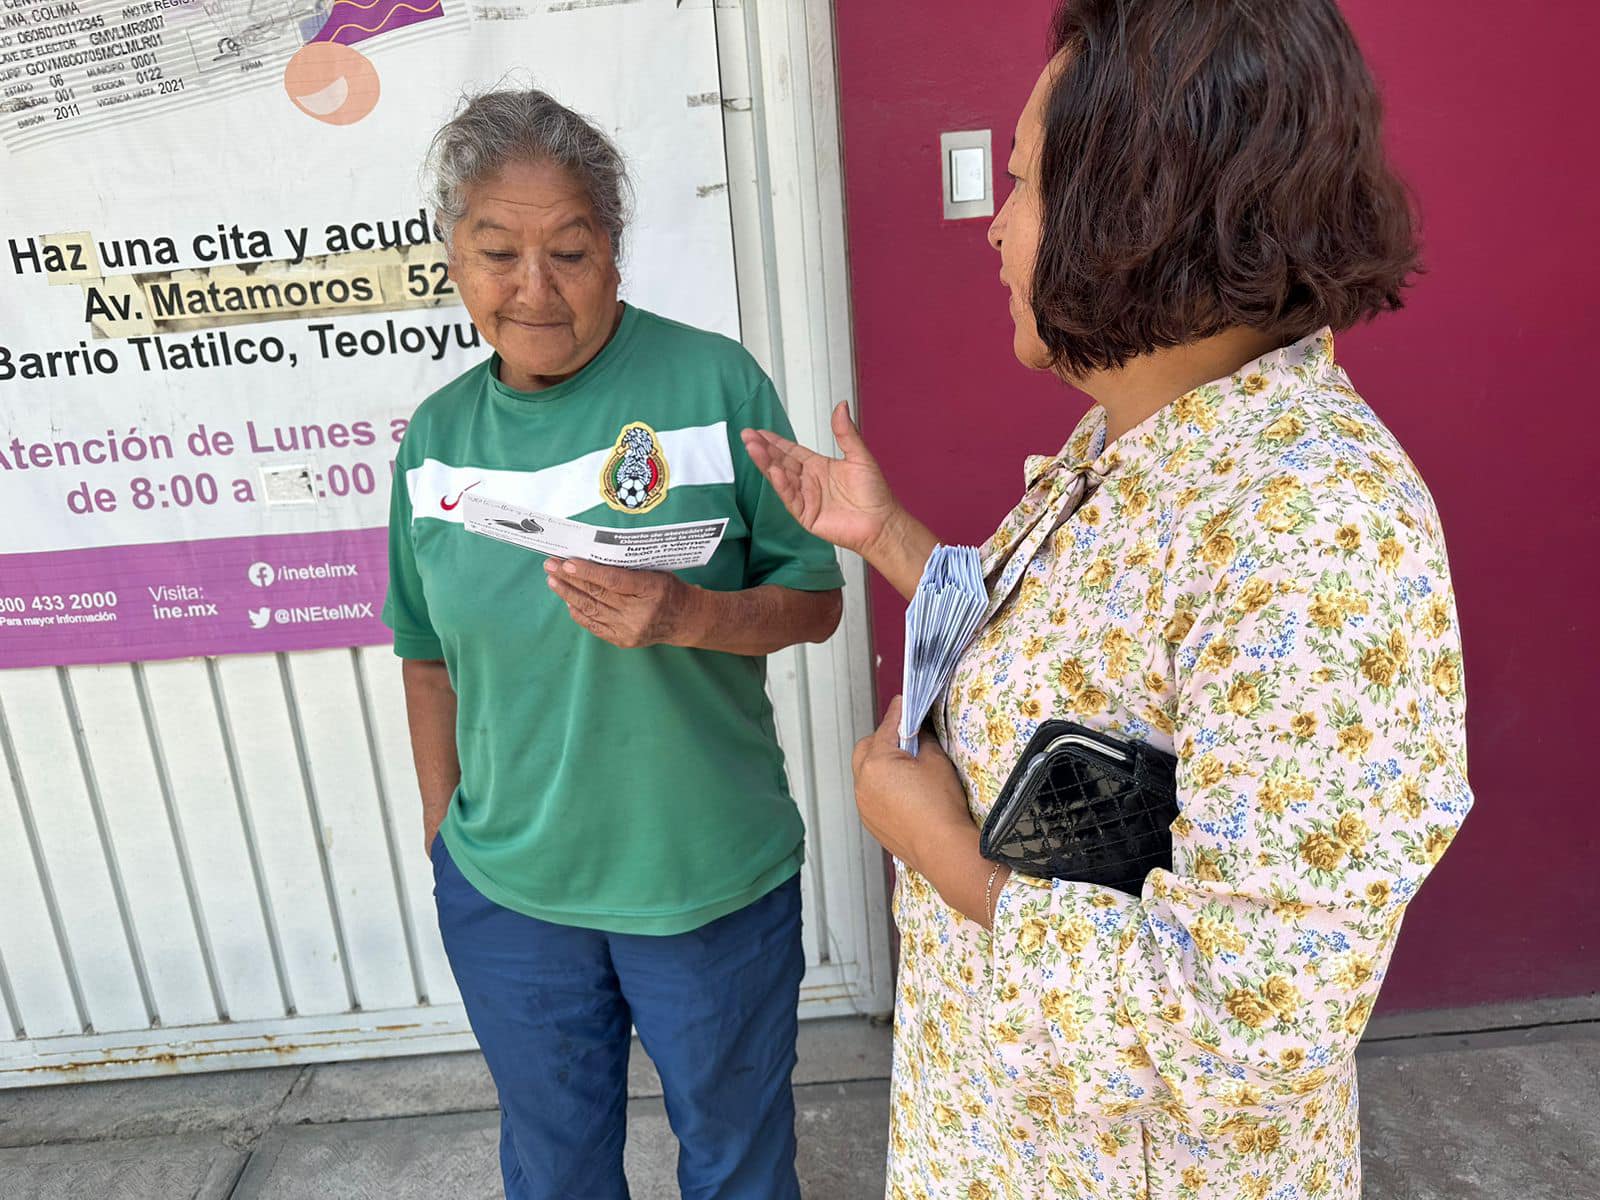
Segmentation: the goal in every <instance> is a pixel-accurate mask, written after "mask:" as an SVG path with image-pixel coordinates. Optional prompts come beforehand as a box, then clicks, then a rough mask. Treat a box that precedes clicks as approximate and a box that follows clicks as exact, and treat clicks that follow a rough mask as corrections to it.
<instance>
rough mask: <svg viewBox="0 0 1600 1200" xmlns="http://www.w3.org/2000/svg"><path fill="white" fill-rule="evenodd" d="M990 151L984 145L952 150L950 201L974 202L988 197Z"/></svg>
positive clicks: (958, 202)
mask: <svg viewBox="0 0 1600 1200" xmlns="http://www.w3.org/2000/svg"><path fill="white" fill-rule="evenodd" d="M988 159H989V153H988V151H986V150H985V149H984V148H983V147H982V146H967V147H964V148H962V149H960V150H952V151H950V201H951V203H952V204H972V203H975V202H981V201H983V200H985V199H987V198H988V194H989V180H988V174H989V171H988V166H989V163H988Z"/></svg>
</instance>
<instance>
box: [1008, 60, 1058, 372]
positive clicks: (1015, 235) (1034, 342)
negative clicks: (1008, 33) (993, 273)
mask: <svg viewBox="0 0 1600 1200" xmlns="http://www.w3.org/2000/svg"><path fill="white" fill-rule="evenodd" d="M1064 61H1065V60H1064V58H1063V57H1062V56H1060V55H1058V56H1057V57H1056V58H1055V59H1053V60H1052V61H1051V62H1050V64H1049V65H1048V66H1046V67H1045V69H1044V72H1043V73H1042V74H1041V75H1040V76H1039V79H1038V81H1037V82H1036V83H1035V84H1034V85H1033V94H1032V95H1030V96H1029V97H1028V103H1027V104H1026V105H1025V106H1024V108H1023V110H1022V115H1021V116H1020V117H1018V118H1017V131H1016V137H1015V140H1014V141H1013V143H1012V146H1011V157H1010V159H1009V160H1008V161H1007V163H1006V174H1007V175H1009V176H1010V178H1011V194H1010V195H1009V196H1007V197H1006V202H1005V203H1004V204H1003V205H1001V206H1000V211H999V212H998V213H996V214H995V218H994V221H993V223H991V224H990V226H989V244H990V245H991V246H993V247H994V248H995V249H996V250H998V251H999V252H1000V281H1001V282H1002V283H1004V284H1005V286H1006V291H1007V293H1008V294H1009V295H1010V297H1011V321H1012V324H1013V325H1014V326H1015V328H1014V330H1013V333H1012V338H1011V348H1012V351H1013V352H1014V353H1015V354H1016V356H1017V361H1018V362H1020V363H1022V365H1023V366H1025V367H1031V368H1033V369H1034V370H1043V369H1045V368H1047V367H1048V366H1049V365H1050V352H1049V350H1047V349H1046V348H1045V344H1044V342H1043V341H1042V340H1040V337H1039V327H1038V324H1037V322H1036V321H1035V320H1034V315H1033V302H1032V298H1031V293H1032V289H1033V260H1034V256H1035V255H1036V254H1037V253H1038V250H1039V233H1040V230H1041V228H1042V225H1043V218H1044V213H1043V209H1042V207H1041V204H1040V197H1039V150H1040V147H1041V144H1042V142H1043V140H1044V105H1045V101H1046V100H1047V99H1049V94H1050V88H1051V86H1052V85H1053V84H1054V83H1055V80H1056V78H1057V76H1058V75H1059V74H1060V72H1061V69H1062V66H1063V64H1064Z"/></svg>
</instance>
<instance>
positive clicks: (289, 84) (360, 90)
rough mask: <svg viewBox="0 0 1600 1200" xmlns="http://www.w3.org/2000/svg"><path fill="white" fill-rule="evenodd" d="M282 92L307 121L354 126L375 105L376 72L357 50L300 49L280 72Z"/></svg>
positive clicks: (316, 45)
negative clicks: (309, 119) (313, 119)
mask: <svg viewBox="0 0 1600 1200" xmlns="http://www.w3.org/2000/svg"><path fill="white" fill-rule="evenodd" d="M283 90H284V91H286V92H288V93H289V99H290V100H292V101H294V105H295V107H296V108H298V109H299V110H300V111H301V112H303V113H305V114H306V116H308V117H315V118H316V119H317V120H319V121H326V122H327V123H328V124H329V125H353V124H355V123H356V122H357V121H359V120H361V118H362V117H364V116H366V115H367V114H368V113H370V112H371V111H372V110H373V109H374V108H376V107H377V104H378V90H379V88H378V71H377V68H376V67H374V66H373V65H372V62H371V60H370V59H368V58H367V56H366V55H364V54H362V53H361V52H360V51H359V50H353V49H351V48H350V47H349V46H344V45H341V44H339V43H338V42H311V43H309V44H307V45H304V46H301V47H300V49H299V50H298V51H296V52H295V56H294V57H293V58H291V59H290V60H289V65H288V66H286V67H284V69H283Z"/></svg>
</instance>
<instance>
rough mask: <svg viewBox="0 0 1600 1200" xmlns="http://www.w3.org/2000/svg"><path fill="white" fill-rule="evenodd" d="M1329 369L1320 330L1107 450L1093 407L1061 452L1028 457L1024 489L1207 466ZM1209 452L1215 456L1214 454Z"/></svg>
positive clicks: (1329, 349)
mask: <svg viewBox="0 0 1600 1200" xmlns="http://www.w3.org/2000/svg"><path fill="white" fill-rule="evenodd" d="M1333 365H1334V356H1333V332H1332V330H1329V329H1322V330H1319V331H1318V332H1316V333H1313V334H1310V335H1309V336H1307V337H1304V338H1301V339H1300V340H1299V341H1297V342H1291V343H1290V344H1289V345H1287V346H1284V347H1283V348H1282V349H1279V350H1274V351H1272V352H1271V353H1270V354H1264V355H1262V356H1261V357H1260V358H1258V359H1255V360H1254V361H1253V362H1249V363H1246V364H1245V365H1244V366H1242V367H1240V368H1239V370H1238V371H1236V372H1234V373H1233V374H1232V375H1230V376H1228V377H1226V378H1223V379H1216V380H1213V381H1211V382H1210V383H1206V384H1202V385H1201V386H1200V387H1197V388H1195V389H1194V390H1193V391H1192V392H1186V393H1185V394H1184V395H1182V396H1179V397H1178V398H1177V399H1176V400H1174V401H1173V402H1172V403H1171V404H1168V405H1164V406H1163V407H1162V408H1160V409H1158V410H1157V411H1156V412H1155V413H1153V414H1152V415H1151V416H1150V417H1148V418H1146V419H1145V421H1144V422H1142V423H1141V424H1139V425H1136V426H1134V427H1133V428H1132V429H1130V430H1129V431H1128V432H1127V433H1125V434H1123V436H1122V437H1120V438H1118V439H1117V440H1116V441H1115V442H1113V443H1112V444H1111V445H1109V446H1107V445H1106V444H1105V433H1106V411H1105V409H1103V408H1101V407H1100V406H1099V405H1098V404H1094V405H1091V406H1090V408H1089V411H1088V412H1087V413H1086V414H1085V415H1084V417H1083V419H1082V420H1081V421H1079V422H1078V427H1077V428H1076V429H1075V430H1074V431H1073V433H1072V436H1071V437H1070V438H1068V439H1067V444H1066V445H1065V446H1063V447H1062V448H1061V450H1060V452H1059V453H1057V454H1054V455H1043V454H1036V455H1031V456H1030V457H1029V458H1028V460H1027V463H1026V465H1025V467H1024V472H1025V478H1026V485H1025V486H1026V490H1027V491H1030V492H1031V491H1033V489H1034V488H1036V487H1037V486H1038V485H1039V484H1041V483H1043V482H1044V481H1045V480H1046V478H1047V477H1049V476H1051V475H1055V476H1056V478H1055V479H1054V480H1052V481H1051V482H1052V487H1051V493H1052V498H1054V497H1055V496H1059V495H1062V494H1063V493H1065V492H1066V491H1067V490H1068V487H1069V485H1070V484H1071V482H1072V481H1073V480H1074V479H1075V478H1076V477H1078V476H1084V477H1085V482H1086V483H1087V484H1088V489H1087V490H1088V491H1093V490H1094V489H1095V488H1097V487H1098V486H1099V485H1100V484H1102V483H1104V482H1105V481H1106V480H1107V479H1109V478H1111V477H1113V476H1115V475H1117V474H1119V473H1123V472H1130V471H1137V472H1144V471H1148V470H1152V469H1158V470H1161V471H1163V472H1165V473H1168V474H1172V473H1177V472H1179V471H1180V470H1182V469H1184V468H1186V467H1188V468H1193V467H1196V466H1199V467H1206V466H1208V465H1209V461H1210V459H1211V458H1212V457H1215V456H1216V455H1220V454H1224V453H1226V450H1225V448H1224V447H1225V446H1226V445H1227V444H1230V443H1233V442H1235V441H1236V440H1237V438H1236V436H1227V435H1229V434H1233V435H1237V434H1238V433H1240V432H1241V431H1242V428H1241V427H1242V425H1244V424H1246V423H1248V424H1249V425H1255V424H1257V423H1258V422H1262V421H1263V419H1264V418H1270V416H1271V415H1272V414H1274V413H1275V412H1276V410H1277V409H1279V408H1282V407H1286V406H1288V405H1292V404H1293V403H1294V402H1295V399H1296V397H1297V395H1298V394H1299V393H1300V392H1301V390H1302V389H1303V388H1304V387H1305V385H1306V384H1308V383H1309V382H1311V380H1312V379H1314V378H1315V377H1316V376H1318V375H1321V374H1322V373H1323V372H1325V371H1327V370H1329V369H1330V368H1332V367H1333ZM1213 451H1214V453H1213Z"/></svg>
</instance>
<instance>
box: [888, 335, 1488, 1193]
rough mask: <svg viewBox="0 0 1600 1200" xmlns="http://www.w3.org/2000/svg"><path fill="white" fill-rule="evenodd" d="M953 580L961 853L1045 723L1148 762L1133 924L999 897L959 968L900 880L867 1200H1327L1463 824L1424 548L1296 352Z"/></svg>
mask: <svg viewBox="0 0 1600 1200" xmlns="http://www.w3.org/2000/svg"><path fill="white" fill-rule="evenodd" d="M1104 432H1105V425H1104V414H1103V410H1101V409H1100V408H1098V407H1096V408H1094V409H1092V410H1091V411H1090V414H1089V415H1088V416H1087V417H1086V418H1085V419H1084V421H1083V422H1082V424H1081V425H1080V426H1079V428H1078V430H1077V432H1076V433H1075V434H1074V435H1073V437H1072V439H1071V441H1070V442H1069V443H1068V444H1067V447H1066V449H1065V450H1064V451H1063V452H1062V454H1060V455H1059V456H1057V457H1056V458H1053V459H1031V460H1030V461H1029V463H1028V469H1027V484H1028V491H1027V494H1026V496H1025V497H1024V499H1023V501H1022V503H1021V504H1020V505H1019V506H1018V507H1017V509H1016V510H1015V511H1013V512H1012V514H1011V515H1010V516H1009V517H1007V519H1006V521H1005V523H1004V524H1003V525H1002V526H1001V527H1000V529H999V531H998V532H997V533H996V534H995V536H994V537H993V538H992V539H991V540H990V541H989V543H988V544H987V545H986V546H985V547H984V562H985V569H986V570H987V571H988V572H989V575H990V584H991V594H992V611H991V616H990V619H989V622H988V624H987V626H986V627H985V630H984V632H983V633H982V634H981V635H980V636H979V638H978V640H977V641H976V642H975V643H974V644H973V645H972V646H971V647H970V648H969V650H968V651H967V653H966V654H965V656H964V657H963V659H962V661H961V664H960V666H959V668H958V670H957V672H956V674H955V677H954V679H953V681H952V683H951V687H950V689H949V692H948V695H947V697H946V701H945V704H944V709H943V713H942V714H941V720H940V734H941V740H942V741H943V743H944V745H945V747H946V748H947V749H948V751H949V752H950V755H951V757H952V759H953V760H954V761H955V764H956V769H957V771H958V772H959V774H960V776H961V779H962V782H963V784H964V785H965V787H966V790H967V795H968V797H969V801H970V805H971V809H972V815H973V817H974V819H975V820H977V821H979V822H981V821H982V820H983V818H984V817H985V816H986V815H987V813H988V811H989V808H990V806H991V805H992V804H993V803H994V801H995V799H996V797H997V796H998V794H999V792H1000V789H1001V787H1002V785H1003V784H1004V782H1005V779H1006V777H1007V776H1008V775H1009V773H1010V772H1011V770H1012V768H1013V766H1014V765H1015V763H1016V761H1017V758H1018V756H1019V755H1020V754H1021V752H1022V749H1023V746H1024V745H1025V744H1026V743H1027V741H1028V738H1029V737H1030V736H1031V735H1032V734H1033V732H1034V731H1035V729H1037V727H1038V725H1039V723H1040V722H1041V721H1044V720H1046V719H1048V718H1065V719H1069V720H1075V721H1078V722H1080V723H1083V724H1086V725H1089V726H1092V727H1095V728H1099V729H1105V730H1110V731H1114V732H1116V733H1119V734H1121V735H1124V736H1127V737H1130V738H1136V739H1139V740H1142V741H1147V742H1149V743H1151V744H1152V745H1155V746H1158V747H1160V748H1162V749H1165V750H1171V751H1172V752H1173V753H1175V754H1176V755H1177V756H1178V760H1179V767H1178V795H1179V800H1180V804H1181V808H1182V814H1181V815H1180V816H1179V818H1178V820H1177V822H1176V823H1175V824H1174V825H1173V829H1172V833H1173V869H1172V870H1171V871H1156V872H1154V873H1152V874H1151V875H1150V877H1149V878H1148V880H1147V881H1146V883H1145V886H1144V891H1143V894H1142V895H1141V896H1139V897H1137V898H1135V897H1131V896H1127V895H1124V894H1122V893H1120V892H1114V891H1110V890H1107V889H1105V888H1101V887H1096V886H1093V885H1089V884H1082V883H1073V882H1067V881H1056V882H1053V883H1052V882H1051V881H1048V880H1036V879H1030V878H1026V877H1023V876H1013V877H1012V879H1011V881H1010V882H1009V883H1008V884H1006V885H1005V887H1004V888H1003V890H1002V891H1001V894H1000V897H999V900H998V904H997V908H996V913H995V920H994V932H993V934H992V935H991V934H990V933H989V932H987V931H985V930H984V929H983V928H982V927H981V926H979V925H977V924H976V923H974V922H972V921H969V920H967V919H966V918H964V917H962V916H961V915H960V914H959V913H957V912H955V911H954V910H953V909H951V908H949V907H948V906H947V905H945V904H944V902H943V901H942V900H941V899H940V897H939V895H938V893H937V892H936V891H934V889H933V888H932V887H931V886H930V885H929V884H928V883H927V881H926V880H924V879H922V878H921V877H920V876H918V875H917V874H915V873H914V872H910V871H907V870H904V869H902V874H901V880H900V885H899V887H898V889H897V892H896V897H895V911H896V919H897V921H898V924H899V927H900V930H901V934H902V962H901V969H900V980H899V991H898V996H897V1013H896V1022H895V1029H896V1036H895V1070H894V1098H893V1121H892V1129H891V1151H890V1164H889V1188H888V1193H889V1195H890V1196H891V1197H893V1198H894V1200H904V1198H909V1197H915V1198H918V1200H923V1198H935V1200H937V1198H944V1197H958V1198H960V1200H1024V1198H1032V1197H1052V1198H1054V1197H1074V1198H1082V1200H1089V1198H1096V1200H1100V1198H1104V1200H1200V1198H1203V1197H1204V1198H1210V1197H1218V1198H1221V1197H1226V1198H1228V1200H1233V1198H1235V1197H1240V1198H1243V1200H1302V1198H1304V1200H1355V1198H1357V1197H1359V1196H1360V1193H1361V1182H1360V1181H1361V1169H1360V1151H1359V1145H1358V1136H1359V1134H1358V1124H1357V1109H1356V1071H1355V1063H1354V1058H1353V1055H1354V1051H1355V1048H1356V1043H1357V1041H1358V1040H1359V1039H1360V1037H1361V1032H1362V1029H1363V1028H1364V1026H1365V1025H1366V1021H1367V1017H1368V1015H1369V1014H1370V1013H1371V1011H1372V1005H1373V1000H1374V998H1375V997H1376V995H1377V993H1378V988H1379V986H1380V985H1381V983H1382V982H1383V977H1384V972H1385V969H1386V966H1387V964H1388V961H1389V956H1390V953H1391V952H1392V950H1393V948H1394V943H1395V937H1396V935H1397V933H1398V932H1399V929H1400V920H1401V916H1402V914H1403V913H1404V911H1405V907H1406V904H1407V902H1409V901H1410V899H1411V898H1412V896H1413V895H1415V894H1416V890H1417V888H1418V886H1419V885H1420V884H1421V883H1422V880H1423V879H1424V878H1425V877H1426V876H1427V874H1428V872H1429V870H1431V869H1432V867H1433V865H1434V864H1435V863H1436V862H1437V861H1438V860H1439V856H1440V855H1441V854H1442V853H1443V852H1444V850H1445V848H1446V847H1447V846H1448V845H1449V844H1450V840H1451V838H1452V836H1453V835H1454V834H1455V831H1456V829H1457V827H1458V826H1459V825H1460V823H1461V821H1462V819H1463V818H1464V817H1465V816H1466V813H1467V810H1468V808H1469V807H1470V806H1471V803H1472V797H1471V793H1470V791H1469V790H1468V786H1467V780H1466V749H1465V747H1466V739H1465V730H1464V699H1463V693H1462V674H1461V652H1460V637H1459V632H1458V629H1457V625H1456V616H1455V604H1454V598H1453V595H1452V592H1451V586H1450V574H1449V569H1448V566H1447V564H1446V560H1445V546H1444V540H1443V537H1442V535H1441V532H1440V528H1439V519H1438V515H1437V513H1436V511H1435V509H1434V506H1433V502H1432V500H1431V498H1430V497H1429V495H1428V492H1427V490H1426V488H1425V487H1424V486H1423V483H1422V480H1421V479H1420V478H1419V477H1418V475H1417V472H1416V469H1415V467H1414V466H1413V465H1412V464H1411V462H1410V460H1409V459H1408V458H1407V457H1406V455H1405V452H1404V451H1403V450H1401V448H1400V447H1399V445H1398V444H1397V443H1396V442H1395V440H1394V438H1393V436H1392V435H1391V434H1390V433H1389V432H1388V430H1386V429H1385V428H1384V427H1383V425H1382V424H1381V423H1380V422H1379V421H1378V419H1377V418H1376V417H1375V416H1374V415H1373V413H1372V411H1371V410H1370V409H1369V408H1368V407H1367V406H1366V404H1365V403H1364V402H1363V401H1362V400H1361V398H1360V397H1359V396H1358V395H1356V393H1355V392H1354V391H1353V390H1352V389H1351V387H1350V383H1349V380H1348V379H1347V378H1346V376H1345V374H1344V372H1343V371H1342V370H1341V369H1340V368H1339V366H1338V365H1337V364H1336V363H1335V362H1334V358H1333V339H1332V336H1331V335H1330V334H1329V333H1327V332H1326V331H1324V332H1322V333H1320V334H1318V335H1316V336H1313V337H1310V338H1307V339H1305V340H1303V341H1300V342H1297V343H1295V344H1294V345H1291V346H1289V347H1286V348H1285V349H1282V350H1279V351H1276V352H1274V353H1272V354H1269V355H1267V356H1265V357H1264V358H1261V359H1259V360H1257V361H1256V362H1254V363H1252V364H1250V365H1249V366H1248V367H1246V368H1245V369H1244V370H1243V371H1241V372H1240V373H1239V374H1238V375H1235V376H1234V377H1232V378H1230V379H1225V380H1220V381H1218V382H1216V383H1213V384H1209V385H1207V386H1205V387H1202V388H1199V389H1197V390H1196V391H1194V392H1191V393H1190V394H1188V395H1186V396H1184V397H1182V398H1181V399H1180V400H1178V401H1176V402H1174V403H1172V404H1170V405H1168V406H1167V407H1166V408H1164V409H1162V410H1161V411H1160V412H1158V413H1157V414H1156V415H1155V416H1153V417H1152V418H1151V419H1150V420H1148V421H1147V422H1145V423H1144V424H1143V425H1141V426H1139V427H1138V428H1136V429H1134V430H1132V431H1131V432H1130V433H1128V434H1127V435H1126V436H1125V437H1123V438H1120V439H1118V440H1117V441H1116V442H1115V443H1114V444H1113V445H1111V446H1110V447H1104V446H1103V441H1104Z"/></svg>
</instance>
